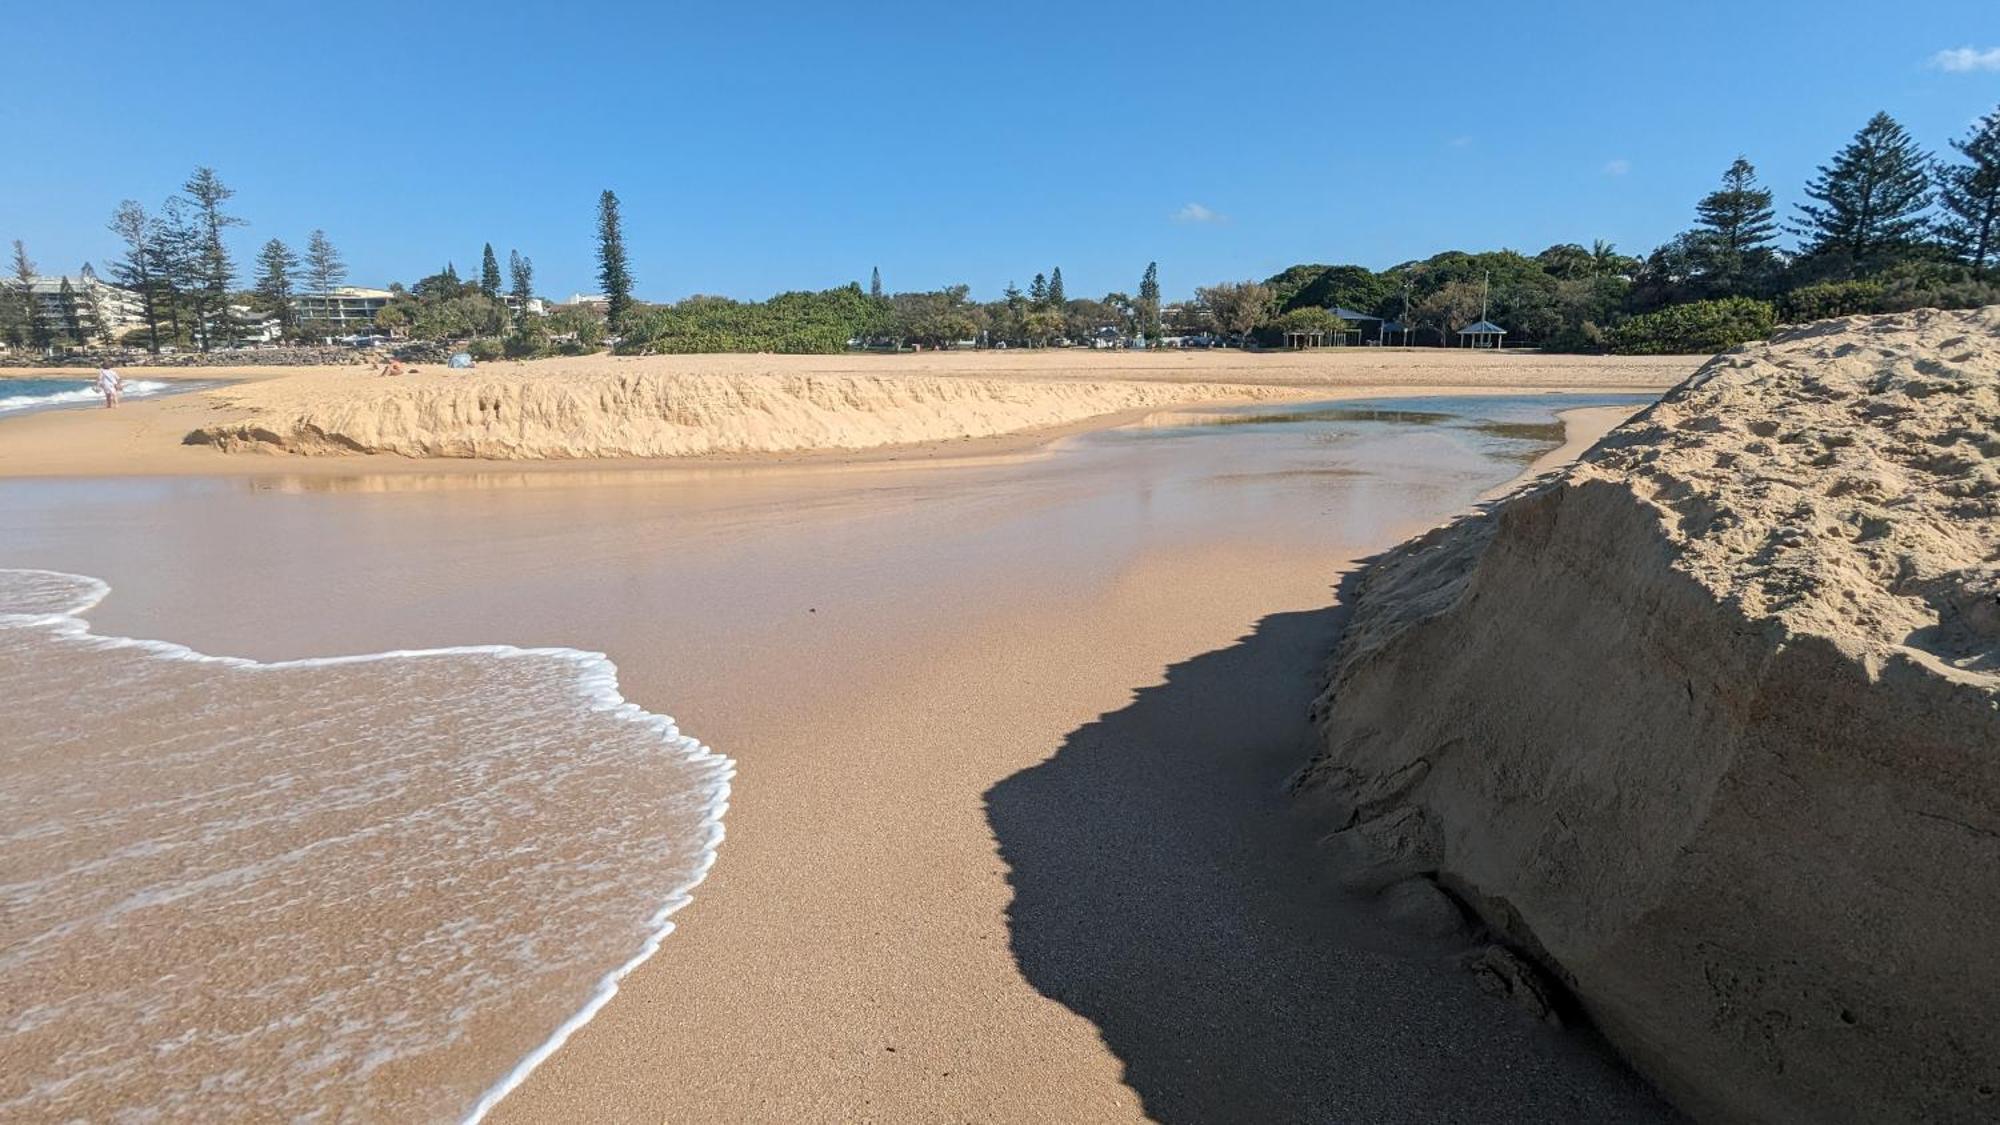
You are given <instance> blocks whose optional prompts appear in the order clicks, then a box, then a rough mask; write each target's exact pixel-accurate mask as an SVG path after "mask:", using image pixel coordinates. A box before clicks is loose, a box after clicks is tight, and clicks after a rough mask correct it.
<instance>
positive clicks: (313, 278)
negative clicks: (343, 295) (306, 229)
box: [305, 230, 347, 295]
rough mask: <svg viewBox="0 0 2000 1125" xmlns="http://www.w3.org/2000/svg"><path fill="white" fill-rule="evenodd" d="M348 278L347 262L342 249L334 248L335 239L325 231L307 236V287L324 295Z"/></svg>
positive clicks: (317, 231) (314, 232)
mask: <svg viewBox="0 0 2000 1125" xmlns="http://www.w3.org/2000/svg"><path fill="white" fill-rule="evenodd" d="M346 280H347V262H346V261H345V260H343V259H342V258H341V256H340V251H338V250H336V249H334V248H333V241H332V240H331V239H329V238H327V236H326V232H325V231H323V230H316V231H313V232H312V234H310V235H308V236H307V237H306V264H305V283H306V288H308V289H310V290H312V291H313V292H314V293H319V294H322V295H324V294H327V293H331V292H333V291H334V290H335V289H338V288H340V286H341V284H342V283H344V282H345V281H346Z"/></svg>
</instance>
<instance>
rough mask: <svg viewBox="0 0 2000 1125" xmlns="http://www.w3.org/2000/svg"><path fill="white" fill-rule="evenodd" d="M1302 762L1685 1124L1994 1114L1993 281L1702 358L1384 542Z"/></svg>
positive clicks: (1361, 589) (1998, 424)
mask: <svg viewBox="0 0 2000 1125" xmlns="http://www.w3.org/2000/svg"><path fill="white" fill-rule="evenodd" d="M1355 592H1356V605H1355V610H1354V615H1353V619H1352V623H1351V625H1350V627H1349V628H1348V630H1347V633H1346V635H1345V637H1344V639H1343V641H1342V643H1341V646H1340V649H1339V651H1338V652H1337V653H1336V655H1335V659H1334V664H1333V669H1332V676H1331V680H1330V687H1329V689H1328V691H1327V694H1326V695H1325V696H1324V697H1323V698H1322V699H1321V700H1320V702H1319V704H1318V705H1317V706H1316V709H1315V715H1316V719H1317V721H1318V723H1319V727H1320V730H1321V732H1322V734H1323V746H1322V747H1321V749H1320V750H1319V751H1318V753H1317V754H1316V756H1315V757H1314V759H1313V760H1312V761H1311V762H1310V763H1309V765H1308V766H1307V767H1306V769H1305V770H1304V771H1302V773H1301V774H1300V776H1299V779H1298V785H1299V787H1300V789H1301V790H1302V791H1303V792H1304V793H1305V794H1307V795H1308V796H1309V797H1310V798H1311V799H1314V800H1319V801H1324V802H1326V803H1327V805H1328V806H1330V809H1331V811H1332V814H1333V816H1334V817H1335V820H1334V821H1333V823H1332V824H1331V825H1330V828H1331V829H1332V835H1331V836H1330V843H1331V844H1333V845H1334V846H1336V847H1337V848H1338V849H1339V850H1340V852H1341V853H1342V854H1344V855H1345V856H1346V857H1347V858H1346V859H1345V860H1344V862H1346V863H1349V864H1352V863H1354V862H1357V861H1358V862H1361V863H1363V864H1368V865H1373V866H1374V867H1375V868H1376V869H1377V870H1378V871H1379V873H1380V877H1381V878H1382V879H1383V881H1385V882H1386V881H1387V880H1390V879H1393V878H1397V877H1402V876H1408V875H1412V874H1428V875H1431V876H1432V877H1434V878H1436V879H1437V880H1438V881H1439V882H1440V883H1441V884H1442V885H1443V886H1445V887H1446V888H1448V889H1450V890H1452V891H1453V892H1454V893H1455V894H1457V895H1458V896H1459V897H1460V898H1461V899H1462V900H1463V901H1464V902H1465V903H1466V904H1468V905H1469V906H1470V907H1471V908H1472V909H1473V910H1474V911H1476V912H1477V913H1478V914H1479V916H1480V917H1481V918H1482V919H1483V920H1484V921H1485V922H1486V923H1487V925H1488V926H1490V927H1491V928H1492V929H1493V930H1494V931H1496V932H1497V933H1498V934H1499V935H1500V936H1501V937H1502V939H1503V940H1505V941H1506V942H1508V943H1509V944H1511V945H1512V946H1513V947H1514V948H1516V949H1518V950H1520V951H1521V952H1523V953H1524V954H1526V955H1528V956H1530V957H1532V958H1533V959H1535V960H1537V961H1538V962H1540V963H1541V965H1542V966H1543V967H1544V968H1545V969H1546V970H1548V971H1549V972H1550V973H1552V974H1553V975H1555V976H1556V977H1558V978H1559V979H1560V980H1561V981H1562V982H1563V983H1564V984H1566V985H1567V987H1568V988H1569V989H1570V990H1571V991H1572V992H1573V994H1574V995H1575V997H1576V998H1577V999H1578V1000H1579V1001H1580V1003H1581V1004H1582V1006H1583V1007H1584V1008H1585V1009H1586V1010H1587V1011H1588V1012H1589V1014H1590V1015H1591V1016H1592V1018H1593V1019H1594V1020H1595V1021H1596V1022H1597V1023H1598V1025H1599V1026H1601V1027H1602V1028H1603V1030H1604V1031H1605V1033H1606V1034H1607V1035H1608V1037H1609V1038H1610V1039H1611V1041H1612V1042H1613V1043H1614V1044H1615V1045H1617V1046H1618V1047H1619V1048H1620V1049H1621V1050H1622V1051H1623V1052H1624V1053H1625V1054H1626V1055H1627V1056H1628V1058H1630V1060H1631V1061H1632V1062H1633V1064H1634V1065H1635V1066H1636V1067H1637V1068H1638V1069H1639V1070H1640V1071H1641V1072H1642V1073H1645V1074H1646V1075H1648V1076H1649V1077H1651V1078H1652V1079H1653V1080H1655V1081H1656V1082H1657V1083H1658V1084H1659V1085H1660V1087H1661V1088H1662V1089H1663V1090H1664V1091H1666V1092H1667V1093H1668V1094H1669V1096H1671V1097H1673V1098H1674V1099H1675V1100H1676V1101H1677V1102H1679V1103H1680V1104H1681V1105H1682V1106H1683V1107H1685V1108H1686V1109H1688V1110H1690V1111H1691V1112H1693V1113H1695V1114H1696V1115H1697V1116H1701V1117H1704V1118H1711V1119H1720V1120H1740V1121H1811V1122H1848V1121H1851V1122H1875V1121H1891V1120H1900V1121H1907V1120H1928V1121H1972V1120H1993V1119H1995V1118H2000V1015H1996V1011H1995V1005H1996V1003H2000V956H1996V954H1997V953H2000V308H1992V309H1986V310H1982V311H1976V312H1965V313H1940V312H1935V311H1922V312H1916V313H1910V314H1904V315H1899V316H1892V317H1877V318H1854V319H1848V320H1839V321H1830V322H1826V323H1822V324H1816V325H1812V326H1808V327H1805V328H1802V329H1798V330H1794V331H1792V332H1790V333H1789V334H1786V335H1783V336H1781V337H1780V338H1778V339H1777V340H1774V341H1773V342H1771V343H1770V344H1767V345H1759V346H1755V347H1752V348H1748V349H1742V350H1739V351H1736V352H1732V353H1729V354H1726V355H1722V356H1719V357H1717V358H1716V359H1715V360H1713V361H1712V362H1710V363H1709V364H1708V365H1707V366H1705V367H1704V368H1702V369H1701V371H1699V372H1698V373H1697V374H1695V375H1694V376H1693V377H1692V378H1691V379H1689V380H1688V381H1687V382H1686V383H1684V384H1682V385H1681V386H1680V387H1678V388H1677V389H1675V390H1674V391H1672V392H1670V393H1669V394H1667V396H1666V397H1665V398H1664V399H1663V400H1662V401H1661V402H1660V404H1659V405H1657V406H1656V407H1654V408H1652V409H1651V410H1649V411H1647V412H1646V413H1644V414H1642V415H1640V416H1639V417H1638V418H1636V419H1634V420H1633V421H1632V422H1630V423H1628V424H1627V425H1625V426H1623V427H1621V428H1620V429H1618V430H1616V431H1614V432H1613V433H1612V434H1611V435H1609V436H1608V437H1606V438H1605V439H1604V441H1602V442H1601V443H1599V445H1598V446H1597V447H1596V448H1595V449H1593V450H1592V451H1591V452H1589V453H1588V454H1586V455H1585V457H1584V458H1583V459H1582V461H1581V462H1579V463H1578V464H1577V465H1575V466H1574V467H1573V468H1572V469H1570V470H1569V471H1567V472H1566V473H1564V474H1563V475H1561V476H1559V477H1557V478H1556V479H1554V480H1553V481H1546V482H1543V483H1541V484H1539V485H1536V486H1532V487H1530V488H1528V489H1527V490H1525V491H1524V492H1522V493H1520V494H1518V495H1516V496H1514V497H1513V498H1511V499H1509V500H1506V501H1505V502H1503V503H1500V504H1498V505H1497V506H1495V507H1494V508H1492V509H1490V510H1489V511H1487V512H1485V513H1483V514H1481V515H1478V516H1474V517H1469V518H1467V519H1465V520H1462V521H1460V522H1458V523H1456V524H1453V525H1451V526H1448V527H1446V528H1441V529H1439V530H1437V531H1434V532H1432V533H1430V534H1428V535H1425V536H1423V537H1421V538H1419V539H1417V540H1415V541H1412V542H1411V543H1408V544H1405V545H1404V546H1402V547H1399V548H1397V549H1396V550H1395V551H1393V552H1391V553H1390V554H1388V555H1387V556H1385V557H1383V558H1382V559H1380V560H1379V561H1377V562H1376V563H1375V564H1374V566H1373V567H1372V568H1371V569H1370V570H1369V571H1368V572H1367V573H1366V574H1364V575H1363V576H1362V577H1361V579H1360V580H1359V581H1358V582H1357V583H1356V585H1355Z"/></svg>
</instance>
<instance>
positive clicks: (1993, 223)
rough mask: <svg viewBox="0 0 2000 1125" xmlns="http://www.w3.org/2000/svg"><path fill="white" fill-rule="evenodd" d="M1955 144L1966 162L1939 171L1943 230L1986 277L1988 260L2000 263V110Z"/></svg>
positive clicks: (1939, 201) (1941, 228) (1984, 119)
mask: <svg viewBox="0 0 2000 1125" xmlns="http://www.w3.org/2000/svg"><path fill="white" fill-rule="evenodd" d="M1951 147H1952V148H1954V149H1956V150H1957V151H1958V155H1959V156H1960V157H1961V158H1962V162H1961V163H1957V164H1946V165H1944V166H1943V167H1941V168H1939V169H1938V203H1939V204H1940V205H1941V206H1942V207H1943V208H1944V212H1945V214H1944V221H1943V222H1941V223H1939V224H1938V233H1940V234H1942V235H1943V236H1944V239H1945V242H1946V243H1947V244H1949V245H1950V246H1951V248H1952V249H1953V250H1955V251H1957V252H1958V255H1959V257H1961V258H1964V259H1965V260H1966V261H1967V262H1968V263H1970V264H1971V266H1972V268H1973V270H1974V271H1975V272H1977V273H1980V274H1982V275H1983V274H1984V273H1985V272H1986V270H1987V266H1988V265H1989V264H2000V108H1996V109H1995V110H1994V111H1993V112H1992V113H1989V114H1987V115H1986V116H1985V117H1984V118H1982V119H1981V120H1980V121H1979V122H1978V123H1977V124H1975V125H1973V126H1972V128H1971V130H1970V131H1969V132H1967V133H1966V136H1965V139H1964V140H1962V141H1953V142H1951Z"/></svg>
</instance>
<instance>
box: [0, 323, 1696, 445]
mask: <svg viewBox="0 0 2000 1125" xmlns="http://www.w3.org/2000/svg"><path fill="white" fill-rule="evenodd" d="M1694 364H1695V361H1694V360H1691V359H1687V358H1685V357H1671V356H1669V357H1658V356H1640V357H1603V356H1563V355H1540V354H1517V353H1493V352H1477V351H1467V352H1440V351H1437V350H1435V349H1422V350H1414V351H1403V350H1395V349H1375V348H1355V349H1327V350H1323V351H1318V352H1273V353H1259V352H1240V351H1234V350H1215V351H1172V352H1114V353H1097V352H1078V351H1074V350H1060V351H999V352H952V353H933V354H923V353H918V354H911V355H900V356H885V355H836V356H770V355H756V356H728V355H725V356H658V357H647V358H626V357H616V356H590V357H583V358H575V359H549V360H537V361H532V362H527V363H493V364H486V365H483V366H481V367H479V368H477V369H475V370H474V371H472V372H450V371H447V370H446V369H445V368H443V367H442V366H440V365H419V369H418V370H417V371H416V372H415V373H413V374H411V375H407V376H404V377H402V378H400V379H385V378H379V377H377V376H376V375H375V373H374V370H373V369H372V368H369V367H364V366H358V365H356V366H339V367H264V368H259V367H206V368H165V367H163V368H152V367H133V368H131V369H129V371H128V374H130V375H133V376H135V377H144V378H148V379H153V378H158V379H161V380H168V381H180V382H188V383H199V382H209V381H214V380H226V381H228V383H229V385H226V386H222V387H215V388H209V389H203V390H197V391H192V392H189V393H186V394H179V395H171V396H166V397H162V398H157V399H151V400H144V401H133V402H129V403H127V404H125V405H124V406H123V407H121V408H120V409H118V410H116V411H98V412H97V413H98V414H100V415H103V417H97V416H92V415H91V414H90V412H89V411H86V410H57V411H46V412H40V413H36V414H32V415H29V416H25V417H18V418H12V419H9V420H8V421H7V427H6V429H5V430H4V431H0V475H5V476H73V475H170V474H171V475H215V474H245V473H258V474H262V473H270V472H272V471H274V468H273V465H272V463H271V460H270V457H271V455H272V454H273V453H278V454H280V457H279V460H280V461H282V463H283V464H284V466H285V471H295V472H304V473H328V474H332V475H350V474H352V473H354V472H356V471H357V469H359V468H361V467H363V466H364V465H365V467H366V469H367V471H369V472H404V471H410V470H411V469H412V468H413V467H421V468H422V469H423V470H424V471H436V470H437V469H439V468H443V469H445V470H446V471H453V472H466V471H472V472H478V471H481V470H483V469H491V468H493V467H496V466H507V467H510V468H515V469H518V468H520V467H522V466H523V465H528V464H532V465H533V466H534V467H536V468H538V469H540V468H574V467H576V466H577V465H578V464H584V465H593V466H594V465H600V464H601V463H602V462H603V461H604V460H605V459H606V458H614V459H615V460H616V461H617V462H618V463H620V464H622V465H634V466H639V465H644V464H646V463H648V462H651V463H654V464H656V465H665V464H676V463H685V462H687V461H689V460H696V459H698V460H701V461H704V462H712V463H723V464H762V463H769V462H771V461H773V460H784V461H825V460H835V461H853V460H856V459H861V458H866V459H872V460H899V461H908V460H917V459H933V458H937V457H940V456H950V457H962V456H966V455H982V454H1007V453H1019V452H1022V451H1025V450H1029V449H1032V448H1035V447H1037V446H1040V445H1042V444H1045V443H1046V442H1048V441H1049V440H1051V439H1054V438H1058V437H1061V436H1063V435H1065V434H1070V433H1078V432H1082V431H1085V430H1088V429H1093V428H1101V427H1102V426H1104V425H1107V424H1110V423H1112V422H1116V421H1124V420H1132V419H1136V418H1138V417H1141V416H1143V415H1144V414H1145V413H1147V412H1148V411H1150V410H1153V409H1158V408H1160V407H1162V406H1167V405H1172V404H1178V403H1192V402H1204V401H1206V402H1217V401H1245V400H1251V399H1260V398H1269V399H1332V398H1340V397H1367V396H1371V395H1380V394H1386V393H1396V394H1410V393H1419V392H1426V393H1461V394H1463V393H1477V392H1483V391H1495V390H1545V391H1571V392H1585V391H1610V392H1617V391H1658V390H1661V389H1664V388H1665V387H1667V386H1670V385H1672V384H1673V383H1674V382H1675V381H1676V380H1678V379H1679V378H1681V377H1682V376H1684V375H1686V374H1687V372H1688V371H1690V370H1692V368H1693V366H1694ZM77 373H78V372H77V369H39V370H37V369H13V370H10V371H7V372H0V378H4V377H5V376H8V375H18V376H30V375H39V376H42V377H75V376H76V375H77ZM635 387H636V388H639V389H640V390H642V391H643V392H645V393H635V391H634V388H635ZM503 407H504V408H505V409H504V410H502V414H503V417H502V418H501V419H500V420H499V421H498V422H496V420H495V418H494V412H495V411H496V410H497V409H501V408H503ZM420 417H421V421H420V420H419V419H420ZM302 428H303V430H304V432H305V433H306V434H307V435H309V436H307V437H304V438H299V437H296V436H295V435H297V434H299V433H300V432H301V429H302ZM327 429H336V430H343V431H346V432H351V433H353V434H355V435H358V436H359V437H360V438H363V439H365V440H367V441H370V442H373V443H375V447H376V448H379V449H382V450H384V451H383V452H372V453H370V452H355V451H353V450H351V449H348V448H346V447H344V446H342V445H340V444H338V443H333V442H328V441H326V440H324V434H325V431H326V430H327ZM204 430H214V431H226V432H230V433H237V434H242V433H248V432H252V431H255V432H263V433H272V434H274V435H282V436H283V437H284V440H283V441H275V442H271V443H264V442H259V441H255V440H238V441H235V442H233V443H231V444H232V447H233V448H236V449H239V450H246V451H247V452H240V453H234V454H232V453H225V452H223V451H222V449H221V448H220V447H218V445H217V444H214V443H213V442H212V441H211V442H209V443H207V444H194V445H190V444H187V438H188V436H189V435H190V434H193V433H197V432H199V431H204ZM524 431H525V432H524ZM719 435H720V436H719ZM288 449H308V450H309V451H311V452H315V453H319V454H329V453H331V454H336V455H335V456H324V455H322V456H310V457H308V456H283V455H282V454H283V453H284V452H285V451H286V450H288ZM438 449H446V450H450V451H451V455H450V456H433V455H428V454H429V452H434V451H436V450H438ZM482 451H483V452H484V453H486V454H491V453H494V452H496V451H497V452H500V453H503V454H505V456H503V457H500V458H498V459H496V458H495V457H493V456H487V455H477V454H479V453H481V452H482ZM635 451H636V452H637V453H638V454H639V455H635ZM646 454H651V455H650V456H648V455H646ZM329 463H332V464H331V465H329Z"/></svg>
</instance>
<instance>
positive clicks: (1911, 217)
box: [1792, 113, 1931, 269]
mask: <svg viewBox="0 0 2000 1125" xmlns="http://www.w3.org/2000/svg"><path fill="white" fill-rule="evenodd" d="M1930 162H1931V161H1930V155H1929V154H1928V153H1926V152H1924V151H1923V150H1922V149H1920V148H1918V147H1917V142H1916V141H1915V140H1914V139H1912V138H1911V137H1910V134H1909V133H1908V132H1907V131H1906V130H1905V129H1904V128H1903V127H1902V126H1901V125H1899V124H1897V123H1896V119H1895V118H1893V117H1890V116H1889V115H1888V114H1886V113H1878V114H1876V115H1875V116H1874V117H1871V118H1869V120H1868V124H1866V125H1864V126H1862V127H1861V131H1860V132H1858V133H1856V134H1855V135H1854V139H1853V140H1852V141H1850V142H1848V144H1847V147H1846V148H1843V149H1841V150H1840V152H1839V153H1838V154H1837V155H1835V156H1834V158H1833V163H1831V164H1822V165H1820V169H1819V175H1817V176H1815V177H1814V178H1813V181H1812V182H1811V183H1809V184H1807V185H1806V195H1807V196H1809V197H1811V198H1812V199H1813V200H1815V201H1816V202H1813V203H1801V204H1799V205H1798V210H1799V220H1798V222H1797V223H1796V224H1795V225H1794V226H1793V227H1792V231H1793V233H1794V234H1797V235H1799V236H1800V237H1801V238H1803V239H1804V240H1805V249H1806V252H1807V253H1808V254H1831V255H1838V256H1840V257H1842V258H1844V259H1846V260H1847V261H1848V262H1849V263H1850V264H1851V265H1852V266H1854V267H1855V268H1858V269H1867V268H1870V267H1873V266H1878V265H1881V264H1883V263H1884V262H1885V261H1886V260H1887V259H1888V258H1890V257H1891V256H1893V255H1894V254H1895V253H1896V252H1897V251H1899V250H1903V249H1906V248H1908V247H1910V246H1912V245H1915V244H1916V243H1918V242H1920V241H1922V239H1923V237H1924V235H1925V233H1926V231H1927V229H1928V226H1929V224H1928V223H1927V222H1926V221H1925V219H1924V212H1925V211H1926V210H1928V209H1929V207H1930V205H1931V180H1930Z"/></svg>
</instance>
